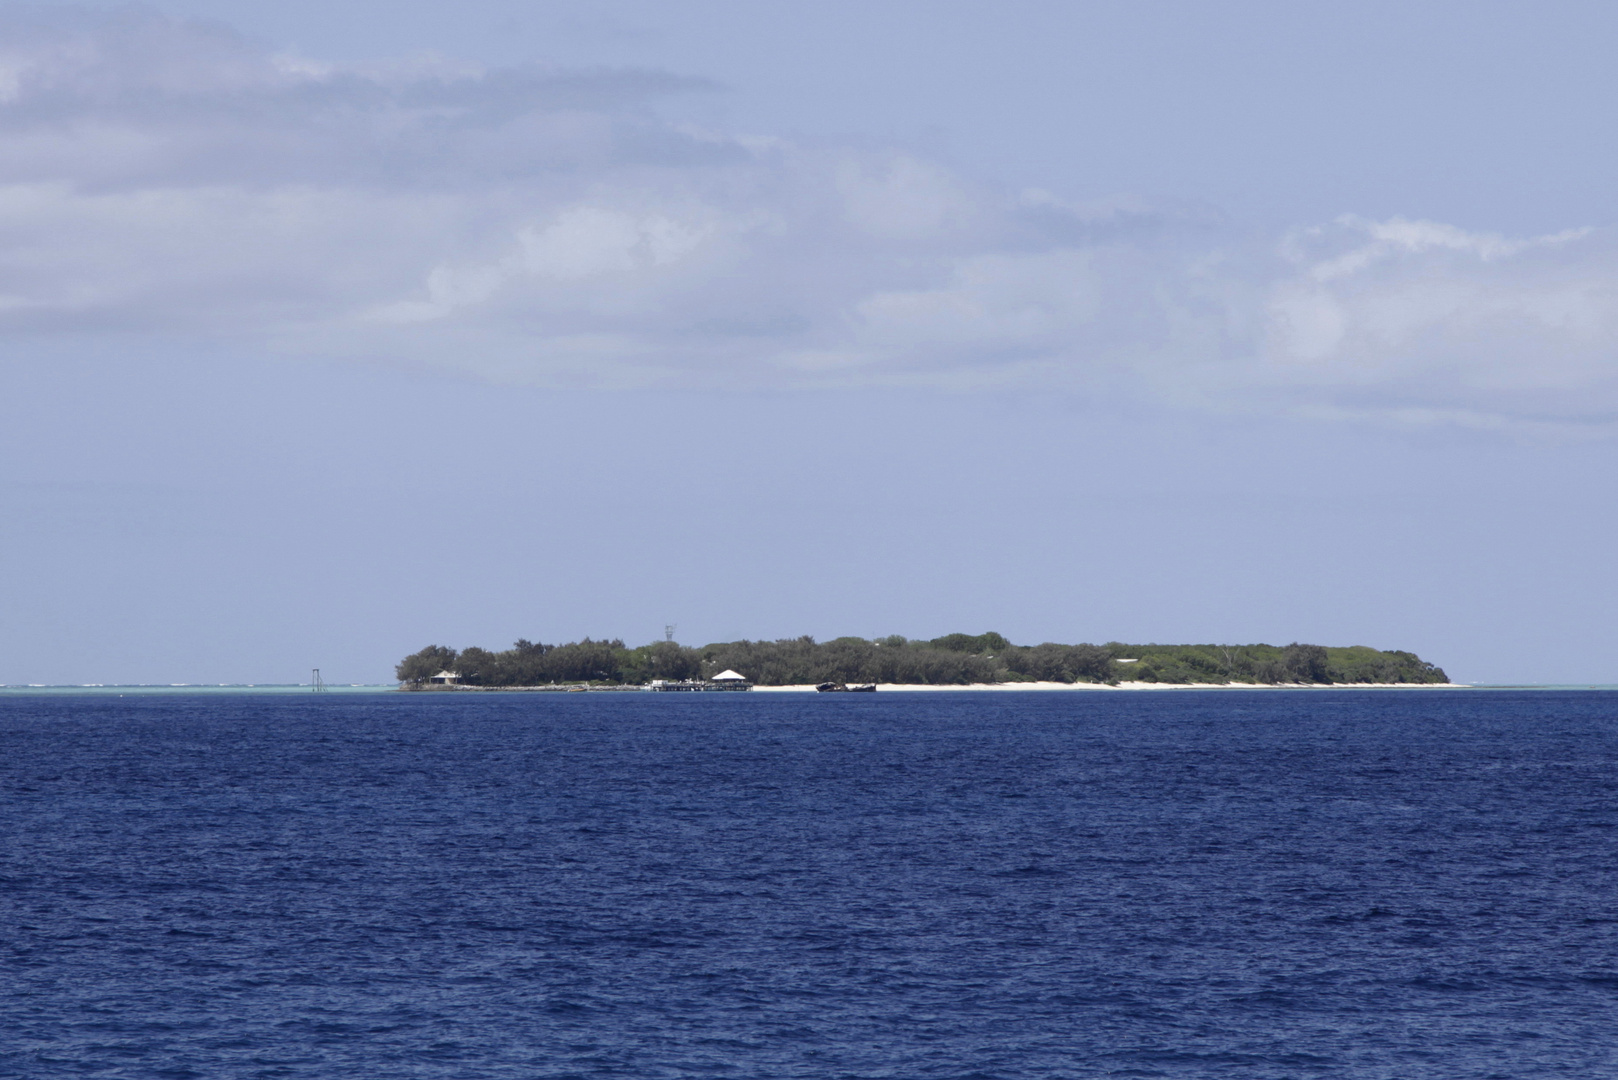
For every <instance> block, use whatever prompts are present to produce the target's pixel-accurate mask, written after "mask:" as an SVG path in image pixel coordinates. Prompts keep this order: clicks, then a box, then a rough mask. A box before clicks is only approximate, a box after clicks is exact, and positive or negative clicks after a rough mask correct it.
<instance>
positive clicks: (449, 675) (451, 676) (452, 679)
mask: <svg viewBox="0 0 1618 1080" xmlns="http://www.w3.org/2000/svg"><path fill="white" fill-rule="evenodd" d="M427 681H428V682H435V683H439V684H441V685H444V686H448V685H449V684H451V683H458V682H460V681H461V677H460V676H459V675H457V674H455V672H453V671H440V672H439V673H438V674H437V675H434V676H433V677H432V678H430V679H428V680H427Z"/></svg>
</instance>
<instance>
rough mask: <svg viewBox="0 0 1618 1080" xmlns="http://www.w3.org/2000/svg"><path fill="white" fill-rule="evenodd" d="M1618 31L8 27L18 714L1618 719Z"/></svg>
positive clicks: (1531, 14)
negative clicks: (771, 712) (1352, 686)
mask: <svg viewBox="0 0 1618 1080" xmlns="http://www.w3.org/2000/svg"><path fill="white" fill-rule="evenodd" d="M1615 40H1618V9H1613V8H1612V7H1611V6H1610V5H1596V4H1573V3H1565V4H1556V3H1551V4H1538V5H1533V6H1529V5H1525V4H1491V3H1476V2H1473V3H1467V4H1458V3H1457V4H1450V3H1442V2H1434V3H1427V4H1423V5H1409V4H1393V3H1387V4H1382V3H1374V2H1371V3H1362V4H1355V5H1331V6H1328V5H1297V4H1290V3H1249V2H1239V0H1236V2H1226V3H1218V4H1214V3H1201V4H1199V3H1188V2H1182V3H1154V2H1150V0H1141V2H1131V3H1082V2H1067V3H1032V2H1025V3H1015V2H1013V3H999V4H994V5H988V4H963V3H949V2H938V0H934V2H929V3H915V2H907V0H888V2H882V0H877V2H866V3H859V4H855V3H838V2H830V3H828V2H820V3H794V2H778V3H772V4H768V5H762V4H743V3H722V2H711V0H702V2H681V3H669V2H664V3H658V4H651V3H637V2H628V0H623V2H595V3H589V4H585V3H543V2H539V3H535V2H525V3H516V2H503V0H463V2H460V3H457V4H455V5H453V6H451V5H448V4H440V3H409V2H403V3H400V2H390V3H388V4H382V3H372V2H370V0H359V2H345V3H344V4H341V5H333V4H330V3H326V4H313V3H305V2H301V0H291V2H287V3H281V4H278V5H273V6H271V5H258V4H255V5H250V4H247V3H242V2H235V0H175V2H170V3H158V4H152V5H145V6H136V7H131V6H126V5H112V4H77V5H67V4H55V3H47V4H34V5H28V6H20V5H7V4H0V379H3V383H0V385H3V386H4V391H5V400H6V408H5V410H4V413H3V420H0V571H3V573H0V683H9V684H22V683H81V682H97V683H122V682H159V683H163V682H296V681H306V680H307V679H308V678H309V674H310V670H311V669H313V668H316V667H319V668H320V669H321V670H322V673H323V676H324V677H325V678H326V680H327V681H331V682H356V683H360V682H363V683H370V682H380V681H385V680H387V679H388V678H390V676H391V672H392V666H393V664H394V663H395V662H396V661H397V660H398V659H399V658H400V657H402V656H403V655H405V654H406V653H408V652H411V651H414V650H416V649H418V648H421V647H422V646H424V645H426V644H429V643H438V644H446V645H451V646H456V647H464V646H466V645H472V644H477V645H482V646H484V647H488V648H501V647H505V646H507V645H509V643H510V642H512V641H513V640H515V639H517V638H519V637H523V638H528V639H530V640H535V641H548V642H557V641H568V640H574V639H577V638H579V637H583V636H585V635H590V636H594V637H603V636H606V637H622V638H623V639H625V640H626V641H628V642H629V643H631V644H638V643H642V642H645V641H650V640H654V639H657V638H660V637H661V636H662V635H663V631H664V627H665V626H666V625H668V624H674V625H675V626H676V627H677V631H676V635H677V637H678V639H679V640H681V641H684V642H686V643H689V644H703V643H706V642H709V641H720V640H733V639H738V638H744V637H747V638H774V637H784V636H797V635H800V634H805V633H808V634H813V635H815V636H816V637H819V638H823V639H824V638H830V637H835V636H839V635H843V634H857V635H861V636H874V635H887V634H893V633H899V634H905V635H907V636H910V637H919V638H926V637H933V636H937V635H939V634H943V633H947V632H953V631H965V632H971V633H978V632H982V631H985V630H991V629H992V630H997V631H999V632H1001V633H1004V634H1006V635H1007V636H1008V637H1010V638H1011V639H1012V640H1014V641H1019V642H1026V643H1036V642H1039V641H1045V640H1055V641H1095V642H1106V641H1126V642H1149V641H1156V642H1226V643H1246V642H1258V641H1265V642H1271V643H1277V644H1285V643H1287V642H1291V641H1306V642H1318V643H1322V644H1333V645H1337V644H1342V645H1348V644H1365V645H1372V646H1376V647H1379V648H1400V649H1409V650H1412V651H1415V652H1418V653H1419V654H1421V655H1422V656H1423V657H1424V658H1426V659H1429V660H1432V661H1434V662H1436V663H1439V664H1440V665H1442V666H1443V667H1444V668H1445V670H1446V671H1447V672H1448V673H1449V674H1450V675H1451V676H1452V677H1453V678H1456V679H1458V680H1464V681H1471V682H1487V683H1519V682H1523V683H1527V682H1532V683H1612V682H1618V621H1615V620H1614V618H1613V616H1612V611H1613V610H1614V606H1615V605H1614V601H1615V600H1618V570H1615V568H1614V559H1613V557H1612V555H1611V549H1612V547H1613V544H1612V541H1611V540H1610V537H1611V536H1612V535H1613V534H1614V532H1615V528H1614V527H1615V525H1618V511H1615V510H1614V506H1615V505H1618V500H1615V499H1614V497H1613V496H1614V494H1615V492H1614V486H1615V481H1614V476H1615V475H1618V469H1615V466H1618V441H1615V436H1618V243H1615V240H1618V233H1615V231H1614V230H1615V224H1618V223H1615V221H1614V209H1613V208H1614V200H1613V186H1614V184H1613V182H1614V178H1615V174H1618V168H1615V166H1618V160H1615V159H1618V144H1615V143H1614V142H1613V140H1611V139H1610V138H1607V137H1606V133H1608V132H1610V131H1612V130H1613V129H1614V127H1615V123H1614V122H1615V120H1618V116H1614V113H1615V112H1618V70H1615V69H1613V68H1612V66H1611V64H1610V62H1609V61H1610V56H1611V55H1612V51H1613V47H1614V44H1615Z"/></svg>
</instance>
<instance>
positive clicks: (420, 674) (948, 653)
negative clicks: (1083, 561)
mask: <svg viewBox="0 0 1618 1080" xmlns="http://www.w3.org/2000/svg"><path fill="white" fill-rule="evenodd" d="M727 668H729V669H732V670H734V671H737V672H740V673H741V674H743V675H745V676H747V678H748V679H750V680H752V681H753V682H754V683H756V684H758V685H760V686H792V685H804V684H810V683H823V682H852V683H864V682H874V683H921V684H928V685H933V686H964V685H967V684H970V683H1015V682H1039V681H1044V682H1065V683H1074V682H1098V683H1116V682H1120V681H1134V682H1161V683H1227V682H1238V683H1255V684H1258V683H1267V684H1277V683H1441V682H1448V681H1449V680H1448V678H1447V677H1446V676H1445V674H1444V672H1443V670H1442V669H1440V668H1437V667H1434V666H1433V665H1432V664H1429V663H1427V662H1426V661H1424V660H1422V659H1421V658H1420V657H1419V656H1417V655H1416V654H1414V653H1408V652H1383V651H1379V650H1377V649H1371V648H1366V647H1365V646H1362V645H1356V646H1352V647H1348V648H1330V647H1326V646H1322V645H1302V644H1298V643H1296V642H1295V643H1293V644H1291V645H1285V646H1278V645H1125V644H1122V643H1120V642H1116V641H1115V642H1110V643H1109V644H1106V645H1059V644H1056V643H1055V642H1049V641H1047V642H1045V643H1044V644H1042V645H1013V644H1012V643H1011V642H1009V641H1007V640H1006V639H1005V638H1004V637H1002V636H1001V635H999V634H994V633H989V634H977V635H971V634H946V635H945V636H944V637H939V638H933V639H931V640H929V641H912V640H909V639H908V638H903V637H899V636H897V635H895V636H893V637H885V638H878V639H876V640H874V641H868V640H866V639H865V638H856V637H843V638H837V639H836V640H834V641H824V642H821V641H816V640H815V639H814V638H811V637H800V638H785V639H782V640H780V641H730V642H720V643H717V644H713V645H707V646H704V647H702V648H700V649H696V648H690V647H688V646H685V645H680V644H678V643H676V642H672V641H658V642H654V643H653V644H651V645H642V646H640V647H639V648H634V649H631V648H629V647H627V646H626V645H625V644H624V643H623V642H622V641H620V640H618V639H616V638H615V639H613V640H610V641H607V640H603V641H595V640H592V639H590V638H585V639H584V640H583V641H575V642H572V643H570V644H567V645H538V644H535V643H533V642H531V641H519V642H517V643H516V644H515V645H513V646H512V647H511V648H509V649H507V650H505V651H504V652H489V651H488V650H487V649H480V648H477V647H476V646H473V647H471V648H467V649H462V650H460V651H459V652H457V651H456V650H454V649H450V648H446V647H444V646H441V645H429V646H428V647H427V648H425V649H422V650H421V651H420V652H417V653H412V654H411V655H410V656H407V657H405V658H404V660H403V661H401V662H400V663H399V665H398V667H397V668H396V669H395V671H396V673H397V675H398V678H399V681H400V682H401V683H403V684H404V685H405V686H409V687H422V686H424V685H427V683H428V681H429V680H430V679H431V678H432V677H433V676H435V675H437V674H438V673H439V672H441V671H452V672H454V673H455V674H456V675H457V676H458V677H459V681H460V682H461V683H464V684H466V685H469V686H545V685H549V684H555V683H628V684H644V683H647V682H649V681H651V680H652V679H700V678H709V677H711V676H713V675H715V674H717V673H719V672H721V671H724V670H726V669H727Z"/></svg>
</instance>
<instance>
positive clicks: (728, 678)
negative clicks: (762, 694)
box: [708, 668, 753, 690]
mask: <svg viewBox="0 0 1618 1080" xmlns="http://www.w3.org/2000/svg"><path fill="white" fill-rule="evenodd" d="M708 681H709V682H711V683H713V685H714V687H715V689H719V690H751V689H752V688H753V684H752V683H750V682H748V681H747V676H746V675H743V674H741V673H740V672H738V671H732V670H730V669H729V668H726V669H725V670H724V671H721V672H720V673H719V674H717V675H715V676H714V677H713V678H712V679H710V680H708Z"/></svg>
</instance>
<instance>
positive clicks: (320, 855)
mask: <svg viewBox="0 0 1618 1080" xmlns="http://www.w3.org/2000/svg"><path fill="white" fill-rule="evenodd" d="M1615 764H1618V693H1612V692H1595V691H1591V692H1577V691H1557V692H1542V691H1501V692H1494V691H1482V690H1461V691H1370V690H1357V691H1356V690H1349V691H1336V690H1309V691H1284V690H1262V691H1252V692H1248V691H1213V692H1209V691H1185V692H1176V691H1163V692H1151V693H1125V692H1118V693H1026V694H1024V693H971V692H962V693H925V694H923V693H913V694H906V693H879V694H875V695H842V694H839V695H818V696H817V695H788V694H769V695H766V694H700V695H657V694H555V695H551V694H510V695H502V694H475V695H474V694H338V695H318V694H303V695H288V694H283V695H248V694H241V695H233V694H219V693H215V694H207V695H185V694H161V693H149V694H144V695H139V696H135V695H131V696H129V697H126V698H118V697H116V696H114V695H111V694H99V695H72V694H57V695H49V694H39V695H29V694H11V693H0V812H3V817H0V822H3V825H4V829H3V835H0V965H3V966H0V974H3V978H0V1075H4V1076H16V1077H28V1078H35V1077H38V1078H46V1077H105V1078H117V1080H137V1078H139V1080H144V1078H165V1080H180V1078H192V1077H195V1078H207V1080H234V1078H248V1077H252V1078H283V1077H284V1078H344V1080H350V1078H353V1080H384V1078H395V1077H397V1078H434V1080H436V1078H445V1080H449V1078H455V1080H483V1078H491V1080H492V1078H524V1080H526V1078H564V1077H566V1078H596V1077H634V1078H643V1080H660V1078H687V1077H690V1078H698V1077H700V1078H713V1077H736V1078H749V1080H752V1078H771V1077H814V1078H873V1080H874V1078H884V1080H888V1078H892V1080H908V1078H924V1077H940V1078H943V1077H948V1078H961V1080H965V1078H977V1080H989V1078H1005V1080H1033V1078H1047V1077H1051V1078H1054V1077H1064V1078H1082V1077H1232V1078H1242V1080H1261V1078H1294V1077H1322V1078H1324V1077H1331V1078H1378V1080H1383V1078H1386V1080H1410V1078H1427V1077H1431V1078H1435V1080H1436V1078H1443V1080H1462V1078H1472V1077H1476V1078H1484V1077H1502V1078H1511V1080H1525V1078H1530V1077H1570V1078H1571V1077H1579V1078H1584V1077H1596V1076H1618V798H1615V797H1614V795H1615V779H1618V773H1615Z"/></svg>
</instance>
